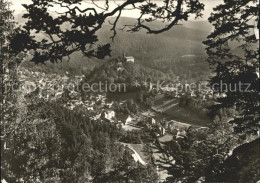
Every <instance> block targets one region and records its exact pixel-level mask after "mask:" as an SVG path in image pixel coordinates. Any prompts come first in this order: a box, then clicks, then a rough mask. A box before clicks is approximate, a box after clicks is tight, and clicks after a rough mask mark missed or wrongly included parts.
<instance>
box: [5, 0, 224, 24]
mask: <svg viewBox="0 0 260 183" xmlns="http://www.w3.org/2000/svg"><path fill="white" fill-rule="evenodd" d="M9 1H10V2H11V3H12V6H11V8H12V9H13V10H15V14H16V15H17V14H20V13H22V12H25V9H24V8H23V6H22V4H29V3H30V2H31V0H9ZM117 2H118V3H119V4H120V2H123V1H117ZM201 2H203V3H204V4H205V10H204V12H203V14H204V16H203V17H202V18H200V19H199V20H201V21H203V20H207V19H208V17H209V16H210V13H211V12H212V11H213V8H214V7H216V6H217V5H218V4H220V3H221V2H222V0H201ZM97 3H98V4H99V5H101V6H102V1H98V2H97ZM156 3H159V4H161V3H162V1H156ZM110 6H111V7H116V4H114V1H111V5H110ZM83 8H84V7H82V9H83ZM55 10H57V8H56V9H53V11H55ZM59 11H62V9H59ZM138 15H139V12H138V10H128V11H125V12H124V13H122V17H131V18H136V17H138ZM191 19H194V18H193V17H191Z"/></svg>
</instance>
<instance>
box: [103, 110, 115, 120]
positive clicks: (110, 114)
mask: <svg viewBox="0 0 260 183" xmlns="http://www.w3.org/2000/svg"><path fill="white" fill-rule="evenodd" d="M115 116H116V114H115V111H106V112H104V118H105V119H107V120H109V121H112V120H113V118H115Z"/></svg>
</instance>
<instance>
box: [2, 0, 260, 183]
mask: <svg viewBox="0 0 260 183" xmlns="http://www.w3.org/2000/svg"><path fill="white" fill-rule="evenodd" d="M80 1H81V0H73V1H71V0H66V1H64V2H63V3H64V5H65V6H66V7H67V9H68V11H67V12H64V13H61V14H60V16H58V17H52V16H51V15H50V14H49V13H48V7H51V6H52V5H53V4H55V5H61V6H63V4H60V2H59V1H57V0H48V1H46V0H44V1H43V0H39V1H38V0H37V1H33V2H32V4H31V5H27V6H25V8H26V13H25V15H24V17H25V18H27V19H28V20H29V21H27V22H25V26H24V27H19V28H17V29H16V30H15V31H14V29H13V28H14V24H13V16H12V11H10V8H9V5H8V3H7V2H6V1H2V0H1V1H0V9H1V11H0V16H1V17H3V19H1V22H0V23H1V24H0V33H1V34H0V39H1V42H4V45H3V47H2V48H1V54H2V55H1V64H2V66H3V68H2V69H1V75H3V76H4V79H3V81H1V82H3V83H1V84H3V86H4V87H1V90H2V91H1V94H3V95H1V98H2V99H3V109H2V108H1V110H2V111H1V112H2V113H3V120H1V176H2V178H3V179H5V181H7V182H8V183H12V182H17V181H18V182H23V181H24V182H29V183H34V182H46V183H47V182H50V183H51V182H72V183H74V182H75V183H81V182H94V183H103V182H104V183H121V182H126V183H129V182H137V183H139V182H140V183H146V182H147V183H150V182H157V180H158V175H157V173H156V169H157V166H159V167H160V168H161V169H163V170H165V171H167V173H168V175H169V177H168V178H167V179H166V180H165V181H164V182H166V183H172V182H178V181H180V182H184V183H186V182H187V183H189V182H198V181H201V182H257V181H258V180H259V177H260V175H259V165H260V163H259V161H260V158H259V138H258V137H257V136H256V134H257V131H258V128H259V124H258V121H259V111H258V109H259V76H257V73H256V72H257V68H259V63H258V59H259V47H256V46H255V45H256V44H257V43H258V41H257V40H256V39H255V37H254V35H253V34H251V31H250V30H251V28H252V26H248V24H249V23H250V21H251V17H255V16H259V11H258V6H259V5H258V2H257V1H255V0H238V1H224V2H222V3H221V4H220V5H219V6H217V7H216V8H214V12H213V13H212V14H211V17H210V18H209V22H210V23H211V24H212V25H213V26H214V31H213V32H211V33H208V34H209V36H208V37H207V38H206V41H205V42H204V44H205V45H206V52H207V56H208V60H207V61H208V63H209V64H210V66H211V69H212V73H214V75H213V76H212V77H211V80H210V82H211V84H212V85H213V84H214V83H218V82H220V81H221V80H224V81H225V82H227V83H231V84H232V83H236V82H237V81H243V82H249V83H251V86H250V88H249V91H248V92H235V93H234V92H232V91H229V90H228V91H225V92H222V91H220V89H219V88H216V90H217V91H219V93H225V94H226V97H223V98H217V99H216V100H215V101H214V103H213V104H212V105H210V106H209V108H208V110H209V111H210V115H211V117H212V116H215V118H216V119H214V120H213V121H212V123H210V124H208V126H207V128H203V129H202V130H198V129H194V128H187V129H184V130H183V133H185V135H184V136H182V137H180V136H179V135H178V134H176V135H173V136H172V138H171V139H170V140H169V141H166V142H163V143H161V142H160V141H159V138H157V137H156V136H155V134H153V132H151V133H149V131H148V132H147V131H145V132H147V133H143V134H141V133H140V132H138V131H133V132H123V131H122V130H121V128H120V127H118V126H116V125H114V124H112V123H108V122H105V121H103V122H101V121H99V120H95V121H93V120H91V119H90V118H89V115H88V113H83V112H82V111H80V110H79V111H77V110H68V109H66V108H64V107H63V103H62V101H60V102H61V103H59V102H56V103H52V102H46V101H43V100H40V99H39V100H38V99H31V100H27V99H24V96H23V94H21V93H19V92H15V91H14V90H13V88H12V87H10V86H11V85H10V84H14V83H16V84H17V83H19V79H18V77H17V70H19V67H20V66H21V62H22V60H23V58H24V57H25V53H26V54H27V55H28V50H34V53H32V54H31V53H30V56H32V58H31V59H32V61H33V63H38V64H40V63H47V62H48V60H49V61H51V62H56V61H60V60H62V59H63V58H64V57H68V56H69V55H71V54H72V53H73V54H75V53H76V54H77V53H78V52H81V54H83V55H85V56H87V57H89V58H93V57H94V58H98V59H103V58H106V56H108V55H110V56H111V54H112V50H113V51H114V52H115V50H116V49H117V48H119V47H120V48H123V51H122V50H120V51H117V53H118V55H117V57H115V58H114V59H113V58H112V59H109V60H111V61H108V60H106V59H105V60H103V61H104V63H101V64H100V61H97V62H98V64H100V65H101V67H96V69H94V67H93V68H89V67H87V66H86V67H84V66H85V65H84V66H83V65H81V63H82V61H83V60H84V59H82V60H77V59H74V60H73V59H71V60H70V61H71V63H72V65H73V64H75V66H72V65H66V64H64V65H62V66H59V65H58V64H59V63H57V65H55V66H54V65H50V64H48V63H47V64H48V65H47V66H46V67H44V66H42V65H32V64H31V63H28V60H27V62H26V63H23V64H22V65H23V66H24V67H30V68H31V69H32V70H40V71H43V72H47V73H50V72H53V71H54V72H58V70H61V71H59V72H61V73H63V72H64V71H68V70H69V71H70V72H71V74H72V75H74V74H75V75H78V74H84V75H86V76H87V77H88V79H89V80H90V81H93V82H94V81H95V79H98V80H104V81H110V82H112V81H113V82H123V81H132V80H133V79H136V78H138V77H140V76H141V77H142V78H141V79H144V80H146V79H152V80H157V79H162V78H163V79H165V78H167V79H169V80H171V79H172V77H175V76H180V77H181V79H183V80H185V79H188V78H189V77H187V75H186V73H183V76H181V75H180V72H182V71H184V70H186V69H187V68H188V67H191V65H192V63H189V62H190V61H187V62H186V61H184V60H182V59H180V57H182V56H183V55H185V54H187V52H185V53H182V51H183V50H184V49H183V47H182V46H181V45H187V43H186V44H182V41H181V40H178V39H177V38H176V39H174V40H173V41H172V42H171V41H170V39H169V37H167V35H170V36H172V32H171V31H174V30H175V31H176V30H177V33H176V34H181V33H185V30H186V29H182V27H178V26H177V24H178V22H180V21H187V20H188V17H189V15H192V14H194V15H196V16H197V17H200V16H201V11H202V10H203V8H204V6H203V4H202V3H200V2H199V1H198V0H193V1H185V2H186V6H188V7H189V8H187V9H183V8H181V7H182V6H181V5H183V4H182V3H184V1H182V0H178V1H174V2H176V3H177V6H176V7H175V6H169V3H170V4H171V3H173V1H168V0H166V1H163V4H164V6H163V7H158V6H157V5H156V4H154V3H152V2H147V1H143V0H140V1H139V0H133V1H126V2H125V3H123V4H122V5H121V6H118V8H116V9H115V10H114V11H112V13H106V11H105V12H103V13H97V12H95V11H93V9H86V10H80V9H79V8H78V7H77V6H76V7H74V8H72V7H71V5H75V4H78V3H79V2H80ZM107 2H108V1H107ZM139 2H143V3H144V5H138V3H139ZM129 4H130V5H131V4H133V8H136V7H135V6H134V5H138V7H139V9H140V10H141V14H142V16H143V15H152V16H153V17H154V18H155V19H143V20H144V22H146V23H147V22H156V21H157V20H156V19H163V20H165V21H166V20H167V21H168V24H167V25H166V27H165V28H162V29H160V30H154V29H153V26H152V27H149V26H147V25H145V24H143V23H144V22H143V21H141V19H142V16H141V17H140V18H139V19H137V22H135V23H134V25H132V26H127V27H128V28H129V29H130V30H131V32H133V34H135V35H136V34H137V35H138V33H140V37H141V36H143V35H142V34H144V32H146V33H149V34H148V35H149V36H151V37H153V39H150V40H152V41H154V44H151V43H147V42H145V41H144V42H140V47H138V46H136V42H137V41H135V40H134V39H131V38H129V37H125V39H126V40H127V41H121V40H120V39H119V40H117V43H121V42H122V43H124V45H121V46H118V47H115V49H113V46H112V45H118V44H113V43H111V45H110V44H109V43H107V44H103V45H98V46H97V45H96V44H98V39H97V38H98V36H101V37H102V35H103V36H104V37H106V38H107V39H109V36H107V35H106V34H105V33H103V34H101V33H100V32H99V33H97V32H98V31H97V30H99V29H101V30H103V28H101V27H102V25H104V22H106V20H107V18H109V17H111V16H112V15H114V14H115V13H119V16H118V18H116V19H114V20H115V22H114V24H112V28H111V27H110V31H111V32H112V37H111V38H115V39H116V38H117V36H118V37H119V38H120V34H116V31H115V27H113V25H115V24H116V23H118V19H119V18H120V15H121V11H122V10H123V9H124V8H125V7H126V6H127V5H129ZM76 10H77V11H80V12H81V13H82V12H83V13H84V12H88V11H93V12H92V13H93V14H92V13H89V14H86V15H85V16H82V15H79V14H76V13H75V11H76ZM165 12H166V13H165ZM165 14H166V15H167V16H166V17H165ZM63 23H71V24H72V29H71V30H67V31H63V29H62V26H61V25H62V24H63ZM176 26H177V27H178V28H177V29H175V28H176ZM78 29H80V30H81V31H82V32H81V31H79V30H78ZM104 29H105V28H104ZM31 30H37V31H38V32H37V31H36V33H35V34H36V35H37V34H38V35H42V34H41V33H42V32H44V33H46V34H47V35H49V36H50V38H52V36H54V35H55V36H58V37H59V38H60V39H61V40H58V41H57V40H56V41H57V42H56V41H55V40H54V39H53V40H51V41H50V40H45V39H42V40H40V41H39V40H35V39H34V37H33V36H34V35H31V33H30V31H31ZM178 30H179V31H178ZM186 31H187V30H186ZM40 32H41V33H40ZM105 32H107V30H106V29H105ZM199 32H201V31H199ZM113 33H114V34H113ZM159 33H162V34H159ZM83 35H85V36H83ZM86 35H87V36H86ZM113 35H114V37H113ZM129 35H130V34H129ZM157 35H163V37H164V38H163V37H157ZM189 35H190V36H193V35H195V37H198V38H199V39H200V41H202V40H201V37H200V36H198V35H196V34H195V33H194V31H193V32H192V33H189ZM82 36H83V37H84V39H81V38H82ZM86 37H87V38H88V39H86ZM140 37H138V36H137V38H138V39H140ZM79 38H80V39H79ZM141 40H142V39H140V41H141ZM143 40H145V39H143ZM159 40H163V41H162V42H160V41H159ZM167 40H169V41H168V42H171V43H169V44H167V43H166V42H167ZM131 41H132V42H131ZM234 41H235V42H236V43H235V45H236V46H239V48H237V49H239V51H238V50H236V51H237V52H239V54H236V53H237V52H234V51H232V50H231V47H232V46H230V45H232V44H230V43H234ZM130 43H131V44H130ZM155 44H157V45H159V46H160V47H161V48H162V50H159V52H158V54H157V53H155V48H154V49H152V47H154V46H155ZM92 45H96V47H95V48H93V49H92ZM147 45H149V46H151V47H149V46H148V47H147ZM162 45H163V46H162ZM174 45H175V48H176V47H177V48H176V49H174V50H176V53H174V55H176V57H177V58H171V59H170V60H169V61H170V62H169V65H167V64H165V67H167V66H168V67H169V68H167V69H166V68H164V67H162V68H159V66H157V65H159V64H157V63H156V62H155V61H151V62H150V58H151V57H152V58H153V59H157V60H158V59H161V58H162V55H164V54H165V52H166V53H170V52H172V46H174ZM189 45H191V46H194V47H196V44H189ZM73 46H75V47H73ZM127 46H130V48H132V49H133V50H131V49H130V48H128V49H127ZM72 47H73V50H71V48H72ZM165 47H166V48H167V49H165ZM201 47H203V46H201ZM134 48H136V49H138V50H142V51H144V52H146V51H148V50H152V52H154V55H153V54H152V53H148V54H149V56H148V57H146V56H144V57H143V58H142V55H146V54H145V53H137V51H134V50H135V49H134ZM179 48H180V49H179ZM191 48H192V49H193V47H187V49H189V50H190V49H191ZM204 48H205V47H204ZM39 49H40V50H44V51H45V52H41V51H39ZM111 49H112V50H111ZM46 50H47V51H46ZM126 50H128V52H130V53H127V54H131V55H133V56H135V57H136V60H137V64H135V65H133V64H132V65H131V64H125V68H126V69H125V71H124V72H125V73H124V74H121V73H120V72H115V69H116V68H115V65H116V64H117V62H118V59H119V61H120V57H121V55H122V52H126ZM195 50H196V49H195ZM200 51H201V52H200ZM199 53H201V55H199ZM203 53H204V49H199V51H198V52H196V53H195V52H192V53H191V52H189V53H188V54H195V55H199V56H198V57H196V58H198V60H196V62H198V66H196V67H195V66H194V67H191V69H189V70H188V71H189V72H190V70H191V71H192V73H191V77H192V74H199V75H200V76H201V75H203V77H202V79H205V77H204V74H205V75H207V74H206V73H207V71H205V70H206V68H207V67H208V66H205V65H204V64H202V65H200V63H204V59H205V58H204V55H203ZM135 54H137V55H135ZM139 54H140V55H141V56H140V55H139ZM204 54H205V53H204ZM138 55H139V56H138ZM156 55H158V57H156ZM77 56H78V55H77ZM150 56H151V57H150ZM118 57H119V58H118ZM77 58H81V56H78V57H77ZM117 58H118V59H117ZM167 58H169V57H167ZM182 58H183V57H182ZM184 58H185V57H184ZM151 60H152V59H151ZM173 60H174V61H175V62H174V63H175V64H173V63H172V61H173ZM188 60H189V59H188ZM92 61H96V59H93V60H92ZM92 61H91V62H92ZM103 61H101V62H103ZM179 61H182V62H179ZM141 62H143V63H141ZM63 63H64V62H63ZM159 63H163V62H159ZM166 63H168V62H167V61H166ZM182 63H184V64H182ZM185 63H189V64H187V65H185ZM98 64H97V65H98ZM172 64H173V66H172V67H170V66H171V65H172ZM52 66H53V68H52ZM134 66H136V67H134ZM80 67H82V68H81V69H79V68H80ZM179 67H181V68H182V69H183V70H182V69H181V68H179ZM143 68H145V69H143ZM92 69H94V71H95V72H94V71H93V72H91V71H92ZM165 69H166V70H165ZM232 69H233V70H232ZM154 70H156V71H154ZM202 70H203V71H202ZM188 71H187V72H188ZM204 71H205V72H204ZM73 72H74V73H73ZM199 72H201V73H199ZM258 72H259V70H258ZM96 73H99V74H97V75H96ZM258 74H259V73H258ZM185 75H186V76H185ZM194 76H195V75H194ZM185 77H187V78H185ZM196 79H198V78H196ZM200 79H201V78H200ZM150 97H151V96H150V95H146V94H145V93H143V94H140V95H139V100H140V101H141V100H142V101H144V100H147V98H148V99H149V98H150ZM146 102H147V103H146V104H147V105H152V103H151V102H152V101H149V100H148V101H146ZM190 102H191V101H190V100H189V99H188V98H183V99H182V101H181V102H180V105H183V106H189V103H190ZM117 110H118V111H121V112H122V113H131V112H132V113H135V112H136V106H135V103H134V102H133V101H128V102H127V104H126V105H125V107H123V108H118V109H117ZM128 111H129V112H128ZM216 116H217V117H216ZM231 118H232V119H231ZM230 119H231V120H230ZM147 137H148V138H151V137H152V141H149V143H147V144H145V148H144V149H146V150H147V151H146V153H147V157H149V158H150V160H149V161H148V165H147V166H142V165H141V164H139V163H135V161H133V158H132V157H131V154H132V153H133V152H131V149H130V148H128V147H126V146H124V145H122V142H124V143H132V144H136V143H142V142H143V140H144V139H145V138H147ZM151 149H155V150H156V151H158V152H160V153H161V155H162V157H161V158H160V159H154V158H153V156H152V154H151V153H152V152H151Z"/></svg>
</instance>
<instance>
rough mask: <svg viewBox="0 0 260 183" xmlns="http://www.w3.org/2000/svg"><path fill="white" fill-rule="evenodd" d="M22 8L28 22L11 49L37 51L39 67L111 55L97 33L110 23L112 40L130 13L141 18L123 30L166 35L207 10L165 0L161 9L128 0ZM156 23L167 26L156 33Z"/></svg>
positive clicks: (42, 0) (40, 2)
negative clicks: (77, 54) (74, 56)
mask: <svg viewBox="0 0 260 183" xmlns="http://www.w3.org/2000/svg"><path fill="white" fill-rule="evenodd" d="M113 5H115V6H113ZM23 6H24V7H25V9H26V13H25V14H24V15H23V17H24V18H26V19H28V21H27V22H26V24H25V25H24V26H23V27H22V28H21V29H17V30H16V31H17V35H16V37H15V38H14V39H13V41H12V43H11V47H12V49H13V51H14V52H15V53H18V52H21V51H27V50H31V49H35V50H36V51H35V52H34V56H33V59H32V61H34V62H36V63H43V62H45V61H47V60H50V61H51V62H55V61H58V60H62V58H64V57H69V56H70V55H71V54H72V53H73V52H76V51H81V52H82V53H83V54H84V55H85V56H88V57H97V58H100V59H101V58H104V57H105V56H108V55H110V52H111V50H110V44H109V43H99V42H98V40H99V38H98V31H99V30H100V29H102V26H103V25H104V23H105V22H106V21H109V22H110V24H111V31H112V32H113V35H112V36H111V38H112V39H113V38H114V37H115V36H116V31H117V23H118V20H119V19H120V17H121V16H122V13H123V12H124V11H126V10H129V9H131V10H138V11H139V12H140V16H139V17H138V18H137V19H136V22H135V23H134V24H133V25H124V26H123V28H122V29H127V30H128V31H131V32H137V31H140V30H141V29H143V30H145V31H147V33H150V34H159V33H162V32H165V31H167V30H169V29H171V28H172V27H173V26H175V25H177V24H178V23H179V22H180V21H183V20H184V21H187V20H188V18H189V16H191V15H195V16H196V17H200V16H201V15H202V14H201V11H202V10H203V9H204V5H203V4H202V3H200V2H199V0H164V1H163V5H162V6H159V5H157V4H156V2H152V1H145V0H127V1H124V2H123V3H121V4H117V2H109V1H108V0H106V1H105V3H104V5H103V6H101V5H99V4H98V2H97V1H96V0H92V1H90V2H85V1H83V0H66V1H61V0H47V1H46V0H34V1H33V2H32V3H31V4H29V5H25V4H24V5H23ZM53 9H55V10H57V11H55V12H53V11H52V10H53ZM58 9H59V10H58ZM111 17H115V18H114V19H111ZM147 17H148V18H147ZM155 20H161V21H163V22H167V23H166V24H163V26H162V27H161V28H159V29H153V28H152V25H151V23H152V22H154V21H155ZM111 21H112V22H111Z"/></svg>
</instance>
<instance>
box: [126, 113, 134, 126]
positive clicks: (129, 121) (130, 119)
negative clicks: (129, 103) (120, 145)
mask: <svg viewBox="0 0 260 183" xmlns="http://www.w3.org/2000/svg"><path fill="white" fill-rule="evenodd" d="M132 120H133V119H132V118H131V116H130V115H129V116H128V118H127V119H126V120H125V125H128V124H130V123H131V122H132Z"/></svg>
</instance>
